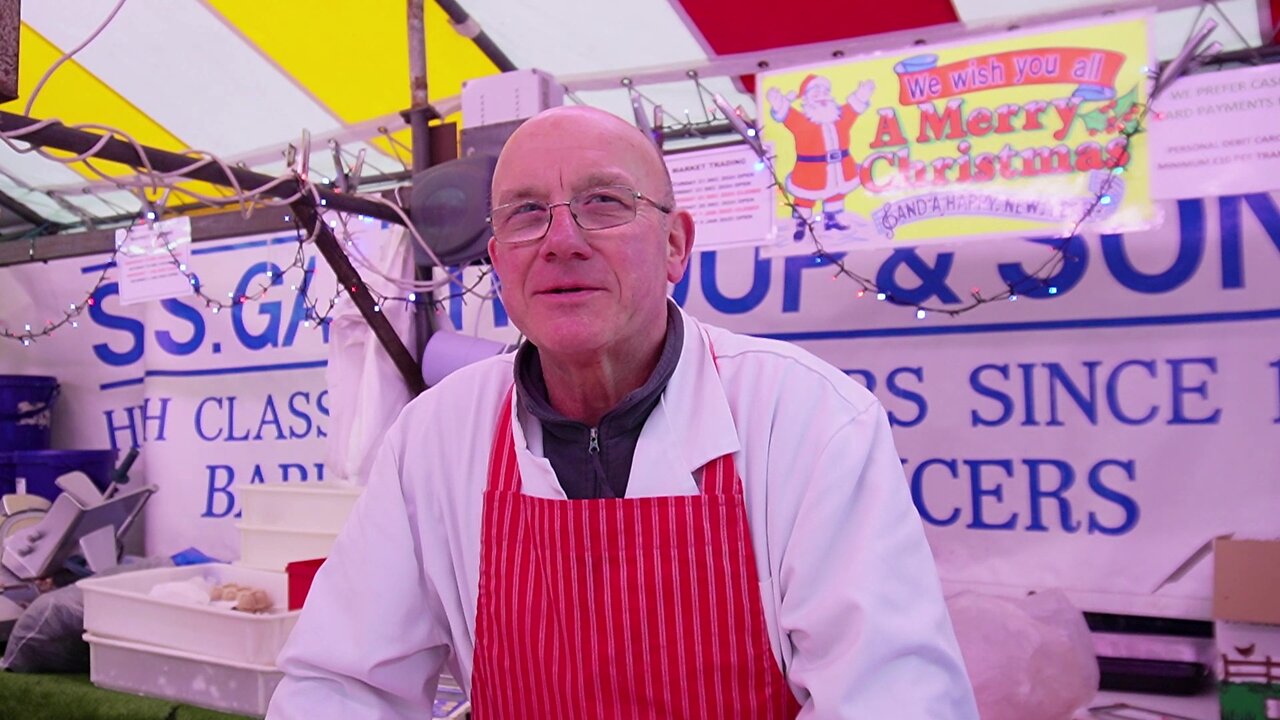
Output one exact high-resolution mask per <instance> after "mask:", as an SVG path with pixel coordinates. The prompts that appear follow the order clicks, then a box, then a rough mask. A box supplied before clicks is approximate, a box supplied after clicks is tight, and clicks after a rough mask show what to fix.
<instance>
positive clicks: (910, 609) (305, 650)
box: [268, 315, 978, 720]
mask: <svg viewBox="0 0 1280 720" xmlns="http://www.w3.org/2000/svg"><path fill="white" fill-rule="evenodd" d="M683 321H684V323H685V339H684V346H683V348H682V351H681V356H680V361H679V364H678V365H677V367H676V370H675V373H674V374H673V375H672V377H671V380H670V382H669V384H668V385H667V389H666V391H665V392H664V393H663V396H662V399H661V401H660V402H659V403H658V405H657V407H656V408H655V409H654V411H653V413H652V415H650V417H649V419H648V421H647V422H646V423H645V426H644V428H643V430H642V431H641V434H640V439H639V442H638V443H637V446H636V452H635V458H634V460H633V464H632V468H631V477H630V480H629V482H628V484H627V497H644V496H660V495H686V494H693V493H696V492H698V487H697V484H696V482H695V479H694V474H693V473H694V471H695V470H697V469H698V468H700V467H702V465H704V464H705V463H707V462H708V461H709V460H712V459H713V458H716V457H718V456H720V455H722V454H724V453H729V452H733V453H736V455H735V462H736V463H737V466H738V471H739V473H740V474H741V475H742V478H743V489H744V495H745V499H746V503H747V519H748V523H749V524H750V526H751V538H752V544H753V547H754V550H755V559H756V564H757V570H758V572H759V576H760V578H762V582H761V584H760V593H761V597H762V600H763V603H764V610H765V616H766V619H767V620H768V624H769V630H770V635H771V637H772V646H773V651H774V655H775V656H776V657H778V658H779V659H780V661H781V663H782V666H783V668H784V672H785V674H786V676H787V680H788V682H789V683H790V685H791V688H792V690H793V691H794V692H795V693H796V696H797V697H798V698H799V699H800V701H801V703H802V704H803V705H804V709H803V711H802V712H801V715H800V717H801V718H804V719H805V720H815V719H818V718H823V719H826V718H832V719H834V718H877V719H879V718H894V719H895V720H915V719H919V720H926V719H927V720H974V719H976V718H977V717H978V716H977V710H976V708H975V705H974V701H973V694H972V690H971V688H970V686H969V681H968V678H967V676H966V674H965V669H964V664H963V661H962V659H961V657H960V651H959V649H958V648H957V646H956V641H955V637H954V633H953V632H952V628H951V622H950V619H949V618H948V616H947V611H946V607H945V605H944V603H943V599H942V591H941V588H940V585H939V582H938V578H937V573H936V571H935V569H934V564H933V558H932V557H931V556H930V553H929V548H928V545H927V544H926V541H925V536H924V531H923V528H922V526H921V521H920V518H919V516H918V515H917V514H916V511H915V508H914V507H913V506H912V504H911V498H910V494H909V492H908V486H907V483H906V480H905V478H904V477H903V472H902V466H901V463H900V461H899V459H898V456H897V453H896V451H895V450H894V447H893V442H892V439H891V437H890V434H889V424H888V420H887V419H886V416H885V413H884V410H883V409H882V408H881V407H880V404H879V403H878V402H877V401H876V400H875V398H874V397H873V396H872V395H871V394H870V393H869V392H867V391H866V390H865V389H864V388H862V386H860V385H858V384H857V383H855V382H854V381H852V380H850V379H849V378H848V377H846V376H845V375H844V374H843V373H841V372H840V371H838V370H836V369H835V368H832V367H830V366H829V365H827V364H825V363H823V362H821V361H820V360H818V359H817V358H815V357H813V356H812V355H810V354H808V353H806V352H805V351H803V350H801V349H799V348H796V347H794V346H792V345H788V344H785V343H780V342H774V341H767V340H760V339H756V338H751V337H746V336H741V335H736V334H732V333H729V332H727V331H725V330H721V329H719V328H713V327H708V326H704V325H701V324H700V323H698V322H696V321H694V320H693V319H692V318H689V317H688V316H687V315H686V316H684V318H683ZM708 338H709V339H710V341H711V342H712V343H713V345H714V347H715V352H716V357H717V359H718V361H719V374H718V375H717V371H716V368H715V366H714V365H713V363H712V361H711V357H710V355H709V353H708V351H707V341H708ZM511 382H512V356H511V355H504V356H499V357H497V358H492V359H490V360H486V361H483V362H481V363H478V364H476V365H473V366H471V367H468V368H465V369H463V370H461V371H459V372H457V373H455V374H454V375H452V376H450V377H449V378H447V379H446V380H445V381H444V382H443V383H441V384H440V385H438V386H436V387H435V388H433V389H432V390H430V391H428V392H427V393H425V394H424V395H422V396H421V397H419V398H417V399H416V400H414V401H413V402H412V403H410V405H409V406H408V407H407V408H406V409H405V411H404V413H403V414H402V415H401V416H400V418H399V420H398V421H397V422H396V425H395V426H393V427H392V429H391V431H390V433H389V434H388V437H387V443H386V445H385V446H384V447H383V449H382V451H381V452H380V453H379V457H378V459H377V460H376V462H375V466H374V469H373V471H372V473H371V475H370V483H369V486H368V488H367V489H366V491H365V494H364V496H363V497H362V498H361V500H360V501H359V503H357V505H356V508H355V510H354V512H353V515H352V517H351V519H350V520H349V521H348V524H347V526H346V528H345V529H344V530H343V532H342V535H341V537H339V539H338V541H337V543H336V545H335V546H334V549H333V551H332V553H331V554H330V557H329V561H328V562H327V563H325V565H324V567H323V569H322V570H321V571H320V573H319V575H318V576H317V578H316V582H315V585H314V586H313V588H312V590H311V595H310V596H309V597H308V599H307V605H306V609H305V611H304V612H303V614H302V617H301V619H300V620H299V621H298V625H297V627H296V628H295V629H294V631H293V634H292V636H291V638H290V640H289V643H288V645H287V646H286V647H285V649H284V651H283V652H282V653H281V655H280V659H279V665H280V667H281V669H282V670H284V672H285V673H286V677H285V678H284V680H283V681H282V682H281V683H280V686H279V687H278V689H277V690H276V694H275V697H274V698H273V700H272V705H271V712H270V713H269V714H268V717H269V718H272V719H274V720H285V719H287V718H308V719H313V718H331V717H332V718H339V717H357V716H372V715H374V714H376V715H377V716H378V717H406V718H407V717H419V716H420V715H421V711H422V708H424V707H426V706H427V705H428V703H429V701H430V698H431V697H432V696H433V693H434V689H435V685H436V680H437V678H438V676H439V674H440V672H441V671H442V670H443V669H445V667H446V665H448V669H449V670H451V672H452V673H453V674H454V676H455V677H456V678H457V679H458V680H459V681H461V684H462V686H463V687H464V689H467V690H468V691H469V690H470V686H471V669H472V653H473V651H474V648H475V615H476V593H477V587H478V582H479V571H480V527H481V516H482V508H483V503H484V498H483V489H484V487H485V482H486V470H487V466H488V460H489V449H490V445H491V443H492V436H493V425H494V423H495V422H496V411H497V407H498V404H499V403H500V402H501V400H502V398H503V395H504V393H506V391H507V388H508V387H510V386H511ZM515 443H516V448H517V461H518V463H519V466H520V472H521V475H522V476H523V483H524V486H523V491H524V493H526V494H528V495H533V496H538V497H548V498H564V492H563V490H562V489H561V487H560V484H559V483H558V482H557V480H556V477H555V474H554V472H553V471H552V469H551V464H550V463H549V462H548V461H547V460H546V459H545V458H542V457H541V456H540V450H541V433H540V427H539V425H538V424H537V422H536V421H535V420H533V419H532V418H530V417H528V416H525V415H523V414H518V416H517V423H516V427H515Z"/></svg>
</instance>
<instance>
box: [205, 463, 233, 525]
mask: <svg viewBox="0 0 1280 720" xmlns="http://www.w3.org/2000/svg"><path fill="white" fill-rule="evenodd" d="M207 469H208V470H209V492H208V493H207V494H206V495H205V503H204V512H203V513H201V514H200V517H206V518H224V517H226V516H228V515H230V514H231V511H232V510H235V507H236V496H235V494H234V493H232V492H231V483H233V482H235V479H236V471H235V468H233V467H231V466H230V465H209V466H207ZM223 478H225V481H220V480H222V479H223ZM236 517H240V515H239V513H237V514H236Z"/></svg>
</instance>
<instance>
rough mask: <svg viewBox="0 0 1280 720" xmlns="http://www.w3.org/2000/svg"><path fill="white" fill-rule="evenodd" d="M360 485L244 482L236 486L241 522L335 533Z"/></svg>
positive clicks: (349, 512) (340, 527)
mask: <svg viewBox="0 0 1280 720" xmlns="http://www.w3.org/2000/svg"><path fill="white" fill-rule="evenodd" d="M362 491H363V488H361V487H358V486H356V485H346V484H342V483H308V484H306V485H294V484H275V485H247V486H245V487H242V488H237V489H236V493H237V495H238V496H239V498H240V501H241V503H242V504H241V509H242V511H243V513H244V514H243V516H242V517H241V520H242V521H243V522H244V524H245V525H252V526H255V527H264V528H275V529H277V530H301V531H309V532H323V533H337V532H338V531H339V530H342V526H343V525H345V524H346V522H347V516H348V515H350V514H351V508H352V506H354V505H355V504H356V500H357V499H359V497H360V495H361V492H362Z"/></svg>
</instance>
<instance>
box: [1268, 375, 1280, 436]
mask: <svg viewBox="0 0 1280 720" xmlns="http://www.w3.org/2000/svg"><path fill="white" fill-rule="evenodd" d="M1270 367H1273V368H1275V369H1276V417H1275V419H1274V420H1272V421H1271V422H1273V423H1275V424H1277V425H1280V360H1276V361H1275V362H1273V363H1271V365H1270Z"/></svg>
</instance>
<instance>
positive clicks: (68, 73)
mask: <svg viewBox="0 0 1280 720" xmlns="http://www.w3.org/2000/svg"><path fill="white" fill-rule="evenodd" d="M19 42H20V43H21V44H20V45H19V47H20V48H21V50H20V52H21V60H20V62H19V64H18V92H19V96H18V99H17V100H14V101H13V102H10V103H8V104H7V105H6V106H5V109H6V110H8V111H9V112H15V113H21V112H22V111H23V108H25V107H26V104H27V98H28V97H29V96H30V94H31V91H32V90H34V89H35V84H36V83H37V82H39V81H40V77H41V76H43V75H44V73H45V71H46V70H48V69H49V67H50V66H51V65H53V63H55V62H57V60H58V58H60V57H62V54H63V50H60V49H59V48H57V47H56V46H54V44H53V43H51V42H49V40H48V39H46V38H45V37H44V36H43V35H41V34H40V33H38V32H36V31H35V30H33V29H32V28H30V27H29V26H28V25H27V24H26V23H23V24H22V26H21V38H20V40H19ZM31 115H32V117H35V118H40V119H43V118H56V119H58V120H60V121H62V122H63V123H64V124H67V125H74V124H79V123H91V124H94V125H105V126H108V127H112V128H115V129H118V130H121V131H123V132H125V133H128V134H129V135H130V136H131V137H133V139H135V140H137V141H138V142H140V143H142V144H143V145H148V146H151V147H154V148H158V149H161V150H169V151H173V152H180V151H182V150H185V149H187V145H186V144H185V143H184V142H182V140H181V139H180V138H178V137H176V136H175V135H174V134H173V133H171V132H169V131H168V130H166V129H165V128H164V127H162V126H161V125H160V124H158V123H157V122H155V121H154V120H152V119H151V118H150V117H148V116H147V114H146V113H144V112H142V111H141V110H139V109H138V108H137V107H136V106H134V105H133V104H132V103H130V102H129V100H128V99H126V98H124V97H123V96H121V95H120V94H119V93H117V92H116V91H115V90H113V89H112V88H111V87H109V86H108V85H107V84H105V83H103V82H102V81H101V80H99V79H98V78H97V77H96V76H95V75H94V74H93V73H91V72H89V71H88V70H86V69H85V68H84V66H82V65H80V64H79V63H77V62H76V61H75V59H74V58H73V59H71V60H68V61H67V62H65V63H63V64H62V65H61V66H60V67H59V68H58V69H57V70H56V71H54V73H53V76H52V77H50V78H49V80H48V82H46V83H45V85H44V88H43V89H41V90H40V95H39V97H37V98H36V102H35V105H33V106H32V108H31ZM91 132H97V131H91ZM49 162H54V161H53V160H50V161H49ZM68 167H70V168H71V169H73V170H75V171H76V172H78V173H80V174H81V175H83V176H85V177H86V178H90V179H91V180H99V179H100V178H99V177H98V175H97V174H95V173H93V171H91V170H90V169H89V168H87V167H85V166H84V165H83V164H81V163H76V164H74V165H69V166H68ZM94 167H96V168H98V169H99V170H101V171H102V172H103V173H105V174H107V175H111V176H113V177H116V176H121V175H130V174H132V173H133V172H134V170H133V168H132V167H130V166H127V165H122V164H118V163H113V162H107V161H103V160H99V161H95V162H94ZM181 187H183V188H187V189H190V190H193V191H195V192H199V193H203V194H205V195H215V196H216V195H223V194H226V193H227V192H229V191H227V190H224V189H223V188H220V187H217V186H214V185H210V184H208V183H203V182H195V181H188V182H184V183H182V185H181ZM149 195H151V197H152V199H153V200H154V199H155V194H154V193H149Z"/></svg>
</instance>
